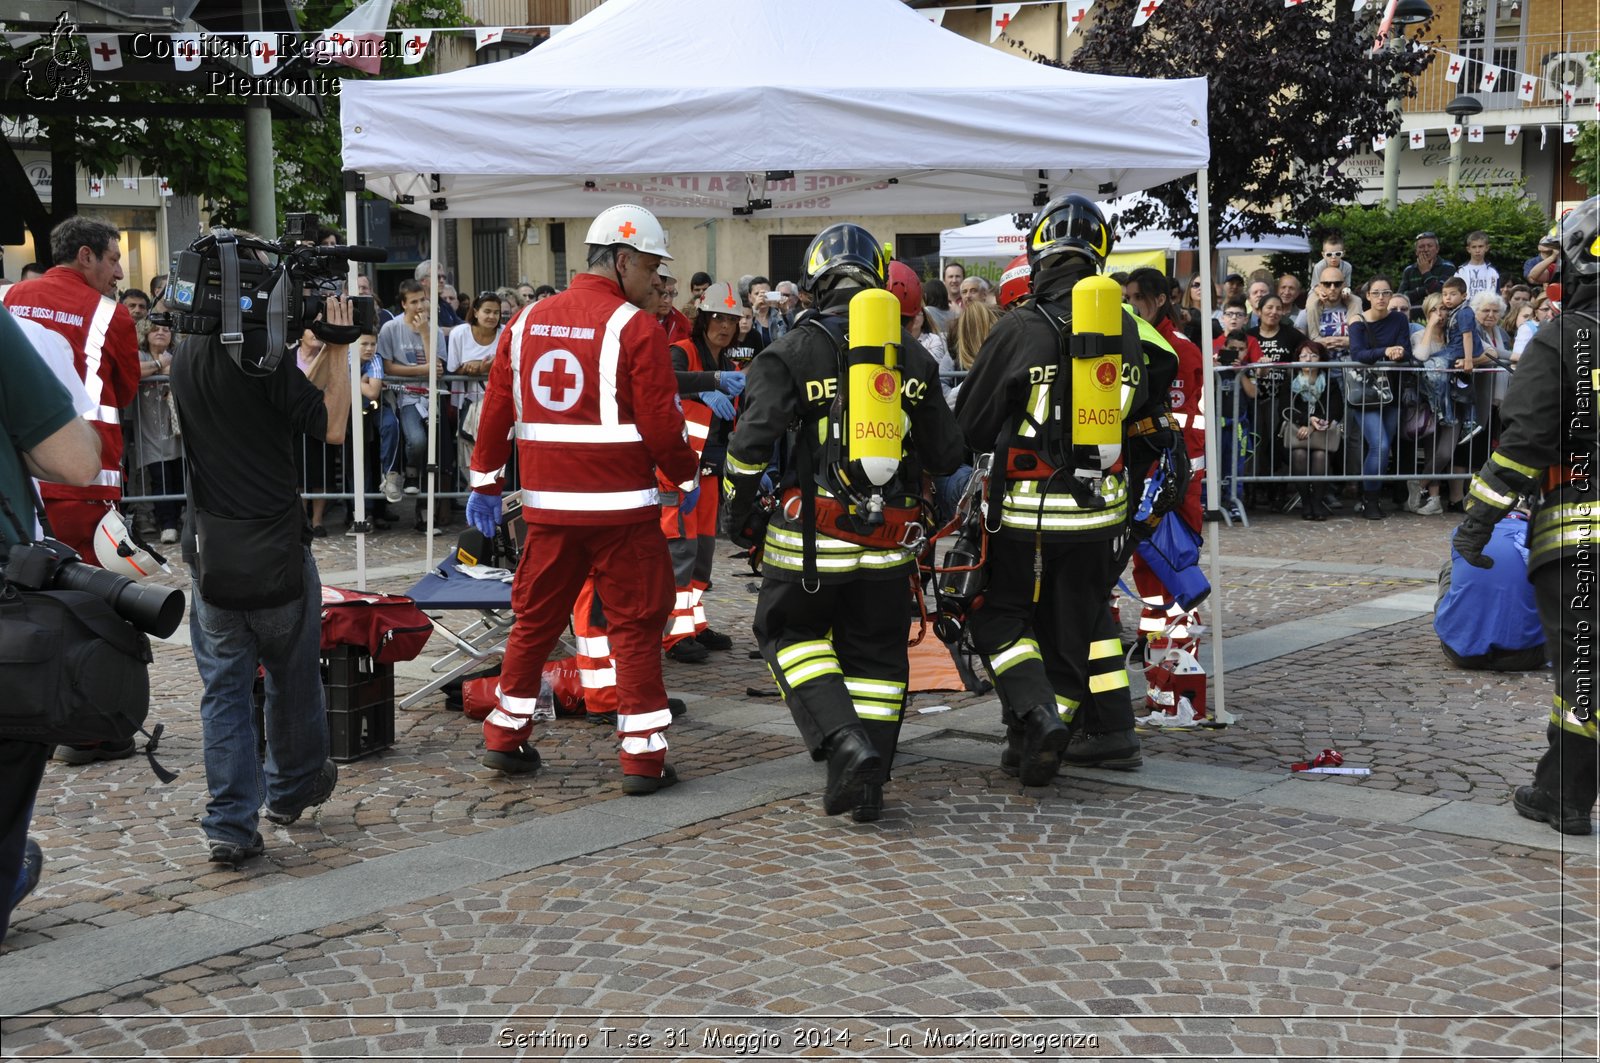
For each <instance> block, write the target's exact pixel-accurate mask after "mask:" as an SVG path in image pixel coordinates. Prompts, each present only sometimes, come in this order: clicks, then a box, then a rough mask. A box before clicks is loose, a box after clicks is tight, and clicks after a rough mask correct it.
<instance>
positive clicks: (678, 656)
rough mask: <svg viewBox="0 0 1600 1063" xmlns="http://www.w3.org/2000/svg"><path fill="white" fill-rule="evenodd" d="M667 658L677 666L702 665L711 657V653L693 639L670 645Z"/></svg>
mask: <svg viewBox="0 0 1600 1063" xmlns="http://www.w3.org/2000/svg"><path fill="white" fill-rule="evenodd" d="M667 656H668V657H670V658H672V659H673V660H674V661H677V662H678V663H679V664H704V663H706V659H707V658H708V657H710V656H711V651H710V650H708V649H706V648H705V647H704V646H702V645H700V643H698V642H696V641H695V640H694V639H682V640H680V641H678V642H674V643H673V644H672V648H671V649H670V650H668V651H667Z"/></svg>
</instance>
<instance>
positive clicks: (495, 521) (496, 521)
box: [467, 491, 500, 539]
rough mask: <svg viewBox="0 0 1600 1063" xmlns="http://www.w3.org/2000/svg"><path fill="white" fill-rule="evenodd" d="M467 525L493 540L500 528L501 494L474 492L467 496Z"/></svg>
mask: <svg viewBox="0 0 1600 1063" xmlns="http://www.w3.org/2000/svg"><path fill="white" fill-rule="evenodd" d="M467 523H468V524H470V525H472V526H473V527H474V528H477V529H478V530H479V531H481V532H483V534H484V537H485V538H489V539H493V538H494V533H495V530H496V529H497V528H499V527H500V492H499V491H496V492H494V493H493V494H490V493H489V492H487V491H474V492H472V494H470V495H468V496H467Z"/></svg>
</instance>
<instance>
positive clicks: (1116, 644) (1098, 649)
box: [1089, 639, 1122, 661]
mask: <svg viewBox="0 0 1600 1063" xmlns="http://www.w3.org/2000/svg"><path fill="white" fill-rule="evenodd" d="M1121 656H1122V640H1121V639H1096V640H1095V641H1093V642H1091V643H1089V660H1091V661H1098V660H1100V659H1101V658H1102V657H1121Z"/></svg>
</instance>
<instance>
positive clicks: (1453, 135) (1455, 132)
mask: <svg viewBox="0 0 1600 1063" xmlns="http://www.w3.org/2000/svg"><path fill="white" fill-rule="evenodd" d="M1460 139H1461V127H1460V126H1458V125H1453V126H1451V127H1450V143H1452V144H1454V143H1455V142H1456V141H1458V140H1460Z"/></svg>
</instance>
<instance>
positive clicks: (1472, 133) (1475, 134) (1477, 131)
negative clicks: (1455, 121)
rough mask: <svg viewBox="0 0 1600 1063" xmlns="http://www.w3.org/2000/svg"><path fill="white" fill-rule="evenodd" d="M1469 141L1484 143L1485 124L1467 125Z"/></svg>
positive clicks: (1471, 142)
mask: <svg viewBox="0 0 1600 1063" xmlns="http://www.w3.org/2000/svg"><path fill="white" fill-rule="evenodd" d="M1467 143H1468V144H1482V143H1483V126H1481V125H1469V126H1467Z"/></svg>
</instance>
